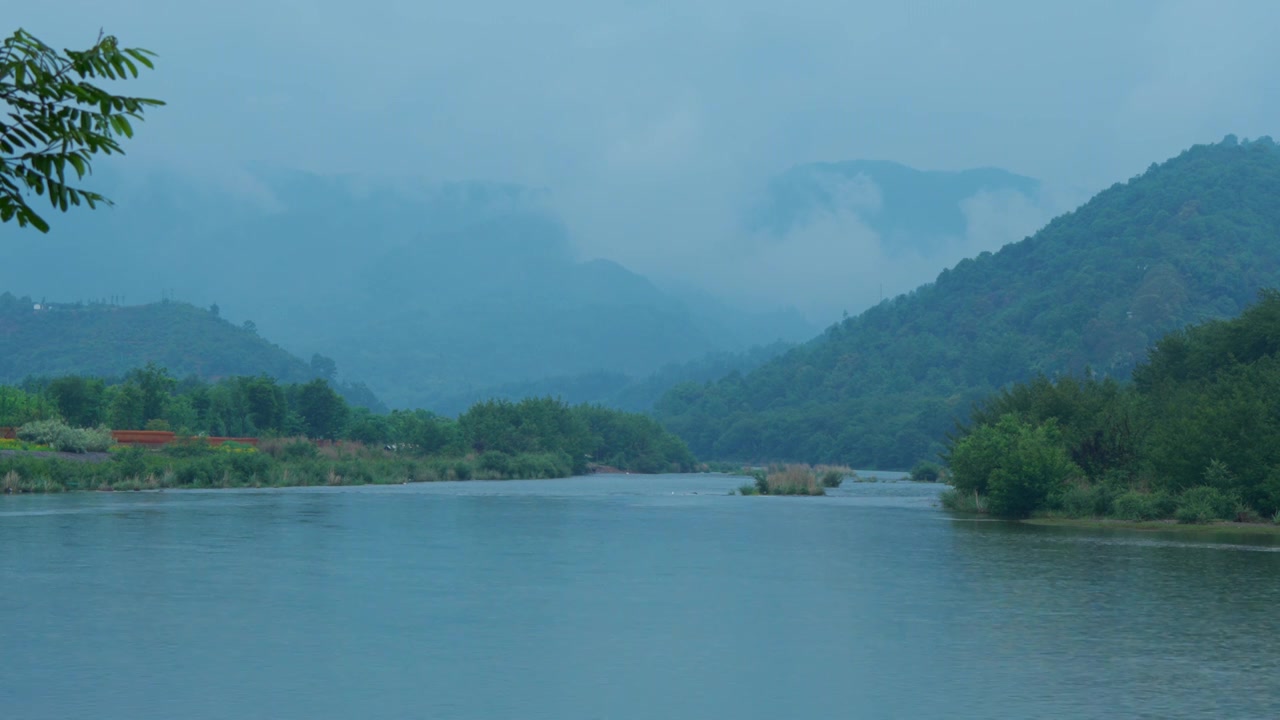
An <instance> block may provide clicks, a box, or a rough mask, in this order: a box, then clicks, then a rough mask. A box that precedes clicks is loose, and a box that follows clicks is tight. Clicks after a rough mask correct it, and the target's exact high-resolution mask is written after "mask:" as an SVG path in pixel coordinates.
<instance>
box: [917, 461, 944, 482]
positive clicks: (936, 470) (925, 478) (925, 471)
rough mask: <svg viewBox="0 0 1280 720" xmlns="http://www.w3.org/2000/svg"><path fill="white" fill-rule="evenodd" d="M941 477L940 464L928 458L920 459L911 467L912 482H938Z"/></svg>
mask: <svg viewBox="0 0 1280 720" xmlns="http://www.w3.org/2000/svg"><path fill="white" fill-rule="evenodd" d="M941 477H942V466H941V465H939V464H938V463H936V462H931V461H929V460H921V461H920V462H918V463H916V464H915V465H914V466H912V468H911V475H910V478H911V480H912V482H938V480H939V479H940V478H941Z"/></svg>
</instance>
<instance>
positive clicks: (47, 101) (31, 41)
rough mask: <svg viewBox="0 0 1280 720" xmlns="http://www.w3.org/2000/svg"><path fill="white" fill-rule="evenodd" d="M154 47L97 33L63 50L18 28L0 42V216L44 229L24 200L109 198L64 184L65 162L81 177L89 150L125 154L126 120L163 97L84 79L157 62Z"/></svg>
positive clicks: (64, 202) (122, 75)
mask: <svg viewBox="0 0 1280 720" xmlns="http://www.w3.org/2000/svg"><path fill="white" fill-rule="evenodd" d="M153 56H154V53H152V52H150V51H148V50H143V49H141V48H121V47H120V46H119V45H118V43H117V42H116V39H115V37H113V36H111V35H99V37H98V41H97V42H96V43H94V45H93V46H92V47H90V48H89V49H88V50H80V51H77V50H64V51H63V52H62V53H59V52H58V51H56V50H54V49H53V48H51V47H49V46H48V45H45V44H44V43H42V42H40V41H39V40H38V39H36V38H35V37H34V36H32V35H31V34H30V33H28V32H26V31H25V30H18V31H17V32H15V33H14V34H13V35H12V36H10V37H8V38H6V39H5V40H4V42H3V44H0V100H3V101H4V104H5V106H6V108H5V113H4V116H3V117H2V118H0V222H9V221H10V220H17V222H18V227H26V226H27V225H31V226H32V227H34V228H36V229H37V230H40V231H41V232H48V231H49V223H47V222H46V221H45V220H44V218H42V217H41V216H40V215H39V214H38V213H37V212H36V211H35V210H33V209H32V208H31V207H30V206H29V205H28V204H27V201H26V198H25V196H26V195H29V194H32V193H34V194H36V195H45V196H47V197H48V198H49V202H50V204H51V205H52V206H53V208H54V209H56V210H61V211H63V212H66V211H67V209H68V208H69V207H70V206H72V205H80V204H81V203H85V204H87V205H88V206H89V207H91V208H92V207H97V205H98V203H104V204H110V202H111V201H110V200H108V199H107V198H105V197H103V196H101V195H99V194H98V193H95V192H92V191H89V190H84V189H82V188H77V187H73V186H71V185H68V184H67V176H66V171H67V166H70V167H71V169H72V171H73V172H75V175H76V179H77V180H82V179H84V176H85V175H87V174H89V172H90V171H91V167H90V161H91V159H92V157H93V156H94V155H97V154H99V153H101V154H103V155H112V154H116V153H119V154H123V153H124V151H123V150H122V149H121V147H120V142H119V140H118V138H119V137H120V136H123V137H126V138H128V137H133V125H132V123H131V122H130V121H131V120H137V121H141V120H142V119H143V117H142V114H143V112H144V111H145V110H146V109H147V108H151V107H157V106H160V105H163V104H164V103H163V102H161V101H159V100H152V99H149V98H141V97H129V96H124V95H113V94H112V93H110V92H108V91H107V90H105V89H103V88H101V87H98V86H97V85H94V84H93V83H91V82H89V81H90V80H95V79H105V80H125V79H128V78H130V77H134V78H136V77H137V76H138V66H139V65H142V66H144V67H147V68H154V66H153V65H152V63H151V57H153Z"/></svg>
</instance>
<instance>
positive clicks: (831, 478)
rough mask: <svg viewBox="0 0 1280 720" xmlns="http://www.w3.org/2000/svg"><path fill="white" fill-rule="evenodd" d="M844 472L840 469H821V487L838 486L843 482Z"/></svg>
mask: <svg viewBox="0 0 1280 720" xmlns="http://www.w3.org/2000/svg"><path fill="white" fill-rule="evenodd" d="M844 476H845V473H844V471H842V470H834V469H831V470H823V471H822V487H824V488H838V487H840V485H841V484H842V483H844Z"/></svg>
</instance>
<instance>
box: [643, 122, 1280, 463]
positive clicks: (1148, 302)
mask: <svg viewBox="0 0 1280 720" xmlns="http://www.w3.org/2000/svg"><path fill="white" fill-rule="evenodd" d="M1278 196H1280V151H1277V148H1276V146H1275V144H1274V143H1273V142H1272V141H1271V140H1270V139H1269V138H1263V139H1261V140H1258V141H1255V142H1246V143H1241V142H1238V141H1237V140H1236V138H1234V137H1232V136H1229V137H1227V138H1226V139H1225V140H1224V141H1223V142H1221V143H1218V144H1214V145H1203V146H1196V147H1193V148H1191V149H1190V150H1187V151H1186V152H1184V153H1183V154H1181V155H1180V156H1178V157H1177V158H1174V159H1172V160H1169V161H1168V162H1165V163H1164V164H1162V165H1152V166H1151V167H1150V168H1149V169H1148V170H1147V172H1146V173H1144V174H1143V175H1141V176H1139V177H1136V178H1134V179H1132V180H1131V181H1129V182H1128V183H1125V184H1122V185H1121V184H1117V185H1115V186H1113V187H1111V188H1110V189H1108V190H1105V191H1103V192H1102V193H1100V194H1098V195H1097V196H1096V197H1095V198H1093V199H1092V200H1091V201H1089V202H1088V203H1087V204H1085V205H1084V206H1082V207H1081V208H1079V209H1078V210H1076V211H1074V212H1071V213H1067V214H1065V215H1063V216H1061V217H1059V218H1057V219H1055V220H1054V221H1053V222H1051V223H1050V224H1049V225H1048V226H1047V227H1045V228H1044V229H1043V230H1041V231H1040V232H1038V233H1036V234H1035V235H1034V236H1032V237H1029V238H1027V239H1025V240H1023V241H1021V242H1017V243H1013V244H1010V245H1008V246H1006V247H1004V248H1002V249H1000V250H999V251H998V252H996V253H994V254H992V253H983V254H982V255H980V256H978V257H976V258H972V259H968V260H964V261H962V262H961V263H959V264H958V265H956V266H955V267H954V268H952V269H949V270H946V271H943V272H942V274H941V275H939V276H938V278H937V280H936V281H935V282H933V283H930V284H928V285H925V286H923V287H920V288H919V289H917V290H915V291H914V292H911V293H908V294H906V295H902V296H899V297H896V298H894V299H892V300H889V301H885V302H883V303H881V304H879V305H877V306H875V307H873V308H871V309H869V310H867V311H866V312H864V313H862V314H861V315H858V316H856V317H852V318H848V319H846V320H845V321H843V322H841V323H838V324H835V325H833V326H831V327H830V328H828V329H827V330H826V332H825V333H824V334H823V335H822V336H820V337H818V338H816V339H814V340H812V341H810V342H809V343H807V344H805V345H803V346H801V347H798V348H796V349H794V350H792V351H791V352H789V353H787V354H786V355H784V356H782V357H780V358H778V359H776V360H774V361H773V362H770V363H768V364H766V365H764V366H762V367H761V368H759V369H757V370H755V371H754V372H751V373H749V374H747V375H730V376H729V377H727V378H725V379H723V380H721V381H719V382H716V383H714V384H709V385H696V384H686V385H683V386H680V387H678V388H675V389H673V390H672V391H671V392H670V393H668V394H667V395H666V396H665V397H664V398H663V399H662V400H661V401H660V402H659V405H658V413H659V416H660V417H661V418H662V419H663V420H664V422H665V423H666V424H667V425H668V427H670V428H672V429H673V430H675V431H676V432H677V433H678V434H680V435H681V436H682V437H683V438H685V439H686V440H687V441H688V442H689V444H690V446H691V448H692V449H693V450H694V452H696V453H697V454H699V455H700V456H702V457H715V458H735V459H757V460H760V459H803V460H809V461H814V462H818V461H824V462H833V461H834V462H843V463H850V464H854V465H856V466H859V467H899V468H904V467H908V466H909V465H910V464H912V463H913V462H914V461H916V460H918V459H920V458H924V457H928V456H931V455H934V454H935V453H936V452H937V451H938V450H939V449H940V448H941V445H940V443H941V441H942V439H943V437H944V435H945V434H946V433H947V432H948V431H949V430H950V429H951V428H952V426H953V423H954V422H955V420H956V419H957V418H963V417H964V416H966V414H967V413H968V411H969V408H970V406H971V404H972V402H973V401H975V400H976V399H978V398H980V397H983V396H985V395H987V394H988V393H990V392H991V391H992V390H993V389H995V388H998V387H1001V386H1004V385H1006V384H1007V383H1010V382H1013V381H1018V380H1024V379H1026V378H1028V377H1030V376H1032V375H1034V374H1036V373H1046V374H1049V375H1053V374H1055V373H1059V372H1063V371H1074V372H1079V371H1082V370H1083V369H1084V368H1086V367H1092V368H1093V370H1094V371H1096V372H1098V373H1101V374H1103V375H1110V376H1125V375H1127V374H1128V373H1129V371H1130V370H1131V369H1132V368H1133V367H1134V365H1135V364H1136V363H1137V362H1139V361H1141V360H1142V359H1143V358H1144V357H1145V356H1146V353H1147V349H1148V347H1149V346H1150V344H1151V343H1152V342H1153V341H1154V340H1155V339H1157V338H1159V337H1160V336H1162V335H1164V334H1165V333H1167V332H1169V331H1171V330H1175V329H1178V328H1181V327H1183V326H1185V325H1187V324H1189V323H1193V322H1200V321H1203V320H1206V319H1212V318H1222V317H1228V316H1233V315H1235V314H1237V313H1239V312H1240V310H1241V309H1242V308H1243V307H1245V306H1246V305H1247V304H1248V303H1249V302H1251V301H1252V300H1253V299H1254V297H1255V296H1256V294H1257V292H1258V290H1259V289H1261V288H1265V287H1270V286H1276V285H1280V250H1278V248H1277V244H1276V243H1277V238H1280V204H1277V203H1276V202H1275V198H1276V197H1278Z"/></svg>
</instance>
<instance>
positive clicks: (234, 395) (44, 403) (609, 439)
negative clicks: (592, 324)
mask: <svg viewBox="0 0 1280 720" xmlns="http://www.w3.org/2000/svg"><path fill="white" fill-rule="evenodd" d="M49 420H59V421H62V422H63V423H65V424H66V425H67V426H69V427H71V428H77V427H78V428H89V427H95V426H109V427H112V428H115V429H142V428H145V429H149V430H172V431H174V432H176V433H177V434H178V435H179V436H195V437H199V436H205V435H207V436H223V437H226V436H230V437H258V438H289V437H305V438H311V439H320V440H341V441H347V442H349V443H354V444H356V445H358V446H362V447H367V448H371V449H374V450H379V451H380V450H383V449H386V450H387V452H395V453H402V452H403V453H405V454H406V455H413V456H421V457H433V458H454V459H458V460H460V461H461V460H465V461H466V462H469V463H472V464H474V465H475V466H476V470H478V471H482V472H484V473H487V476H490V477H526V476H528V477H545V476H548V475H551V476H555V475H569V474H575V473H582V472H586V471H587V470H588V469H589V468H590V467H591V466H592V465H604V466H609V467H614V468H617V469H621V470H627V471H634V472H664V471H681V470H692V469H693V467H694V464H695V460H694V457H693V455H692V454H691V453H690V452H689V449H688V447H687V446H685V444H684V443H683V442H682V441H680V440H679V439H678V438H676V437H675V436H674V435H672V434H671V433H669V432H667V431H666V430H664V429H663V428H662V427H661V426H660V425H659V424H658V423H657V422H656V421H655V420H653V419H651V418H649V417H646V416H643V415H638V414H633V413H624V412H621V411H617V410H610V409H606V408H602V407H598V406H591V405H578V406H570V405H568V404H567V403H564V402H563V401H560V400H556V399H552V398H527V399H524V400H521V401H519V402H508V401H503V400H494V401H488V402H484V403H480V404H477V405H475V406H473V407H471V408H470V409H468V410H467V411H466V412H464V413H462V414H461V415H460V416H459V417H458V418H457V419H453V418H447V417H441V416H438V415H435V414H433V413H430V412H426V411H422V410H418V411H406V410H397V411H394V412H391V413H389V414H377V413H373V412H370V411H369V410H367V409H365V408H358V407H352V406H350V405H349V404H348V403H347V402H346V401H345V400H344V399H343V398H342V397H341V396H340V395H339V394H338V393H337V392H336V391H334V390H333V388H332V387H331V386H330V385H329V383H328V382H327V381H326V380H324V379H322V378H316V379H313V380H310V381H308V382H306V383H280V382H277V381H276V380H275V379H273V378H270V377H267V376H265V375H259V376H256V377H248V376H239V377H230V378H224V379H222V380H220V381H217V382H213V383H209V382H205V381H202V380H200V379H199V378H197V377H194V376H192V377H188V378H187V379H185V380H178V379H176V378H174V377H173V376H171V375H170V374H169V373H168V371H166V370H165V369H163V368H161V367H158V366H156V365H147V366H146V367H143V368H140V369H136V370H133V371H131V372H129V373H127V374H126V375H125V376H124V377H123V378H122V379H121V380H120V381H118V382H111V383H109V382H107V381H105V380H103V379H100V378H91V377H83V376H63V377H57V378H51V379H31V380H27V381H25V382H24V383H23V384H22V386H18V387H13V386H0V426H10V427H18V428H22V427H26V426H29V425H31V424H32V423H38V422H41V421H49ZM72 439H73V441H74V437H73V438H72ZM52 449H55V450H66V451H76V450H82V449H83V448H77V447H67V448H59V447H54V448H52ZM5 462H6V463H10V464H12V463H14V462H18V460H15V459H13V458H8V459H6V460H5ZM6 467H7V466H6V465H5V464H4V463H0V475H3V474H4V473H5V471H6ZM455 474H456V473H455ZM469 476H470V475H469ZM482 476H483V475H482Z"/></svg>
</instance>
